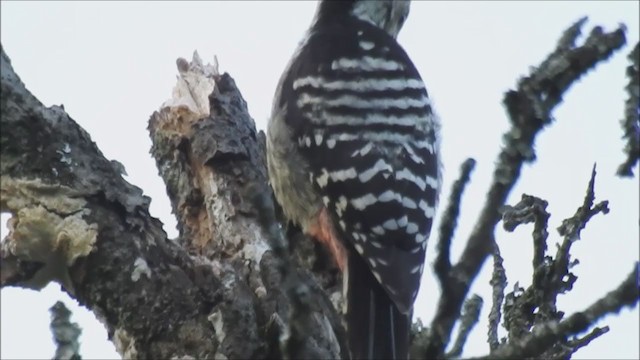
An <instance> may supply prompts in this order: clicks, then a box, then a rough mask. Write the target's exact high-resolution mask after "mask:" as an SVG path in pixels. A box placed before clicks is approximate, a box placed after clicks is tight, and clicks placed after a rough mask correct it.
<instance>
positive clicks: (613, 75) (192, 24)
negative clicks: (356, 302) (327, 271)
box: [0, 1, 640, 359]
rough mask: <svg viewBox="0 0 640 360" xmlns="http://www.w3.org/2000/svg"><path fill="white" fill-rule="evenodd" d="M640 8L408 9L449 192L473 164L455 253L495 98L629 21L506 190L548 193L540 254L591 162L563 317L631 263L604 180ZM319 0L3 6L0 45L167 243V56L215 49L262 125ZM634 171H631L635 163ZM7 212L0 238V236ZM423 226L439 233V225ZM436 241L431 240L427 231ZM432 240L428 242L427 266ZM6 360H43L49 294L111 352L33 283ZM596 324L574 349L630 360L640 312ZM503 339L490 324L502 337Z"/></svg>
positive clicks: (616, 184)
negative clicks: (468, 161)
mask: <svg viewBox="0 0 640 360" xmlns="http://www.w3.org/2000/svg"><path fill="white" fill-rule="evenodd" d="M638 4H639V3H638V2H637V1H626V2H613V1H607V2H595V1H591V2H578V1H570V2H520V1H518V2H516V1H513V2H507V1H501V2H480V1H477V2H476V1H474V2H426V1H422V2H420V1H419V2H414V3H413V5H412V9H411V15H410V16H409V19H408V21H407V23H406V25H405V27H404V29H403V31H402V32H401V34H400V37H399V41H400V43H401V44H403V46H404V47H405V49H406V50H407V52H408V53H409V55H410V56H411V57H412V59H413V61H414V62H415V64H416V66H417V68H418V69H419V71H420V73H421V74H422V76H423V78H424V81H425V83H426V84H427V87H428V89H429V93H430V95H431V97H432V99H433V100H434V102H435V106H436V110H437V111H438V113H439V114H440V116H441V118H442V123H443V137H444V138H443V149H442V152H443V160H444V164H445V176H444V180H445V185H444V190H443V191H444V192H443V198H445V199H446V198H447V196H448V192H449V189H450V184H451V183H452V181H453V180H454V179H455V178H456V177H457V176H458V172H459V171H458V169H459V165H460V163H461V162H462V161H463V160H464V159H465V158H466V157H474V158H475V159H476V160H477V161H478V164H477V167H476V170H475V172H474V174H473V178H472V179H473V181H472V183H471V185H470V186H469V188H468V190H467V193H466V194H465V197H464V203H463V214H462V219H461V224H460V227H459V229H458V232H457V237H456V242H455V243H454V246H453V255H454V256H455V257H457V256H458V254H459V252H460V250H461V249H462V248H463V245H464V241H465V240H466V237H467V236H468V234H469V233H470V231H471V228H472V226H473V224H474V223H475V217H476V216H477V214H478V211H479V209H480V206H481V204H482V202H483V200H484V194H485V192H486V190H487V187H488V184H489V181H490V179H491V172H492V169H493V164H494V160H495V158H496V155H497V152H498V150H499V148H500V146H501V136H502V134H503V133H504V131H505V130H506V129H507V128H508V121H507V118H506V116H505V112H504V109H503V106H502V103H501V102H502V98H503V94H504V92H505V91H506V90H508V89H511V88H513V87H514V86H515V84H516V80H517V79H518V77H520V76H521V75H525V74H527V72H528V70H529V69H530V67H531V66H535V65H537V64H539V63H540V62H541V60H543V59H544V57H545V56H546V55H547V54H548V53H549V52H550V51H551V50H552V49H553V47H554V46H555V43H556V40H557V39H558V38H559V36H560V34H561V33H562V31H563V30H564V29H566V28H567V27H568V26H569V25H571V24H572V23H573V22H575V21H576V20H577V19H579V18H580V17H582V16H584V15H588V16H589V18H590V21H589V22H588V23H587V27H586V28H585V32H587V33H588V32H589V31H590V29H591V27H592V26H594V25H602V26H604V27H605V29H607V30H611V29H613V28H614V27H616V26H617V25H618V24H619V23H621V22H623V23H625V24H626V25H627V28H628V29H629V31H628V46H627V47H625V48H624V49H623V51H622V52H621V53H618V54H617V55H616V56H615V57H614V58H613V60H612V61H610V62H608V63H606V64H603V65H601V66H600V67H599V68H598V69H597V71H596V72H592V73H590V74H589V75H588V76H586V77H585V78H583V79H582V80H581V81H580V83H578V84H577V86H575V87H574V88H572V89H571V90H570V91H569V93H568V94H566V96H565V102H564V104H562V105H561V106H560V107H559V108H558V110H557V111H556V112H555V114H554V115H555V119H556V121H555V123H554V124H553V126H551V127H550V128H548V129H547V130H546V131H544V132H543V133H542V134H541V135H540V136H539V137H538V140H537V142H536V147H537V155H538V161H537V162H535V163H534V164H532V165H527V166H525V167H524V169H523V172H522V177H521V180H520V181H519V182H518V184H517V186H516V188H515V191H514V192H513V193H512V195H511V197H510V203H511V204H514V203H515V202H517V201H518V199H519V198H520V196H521V194H522V193H523V192H524V193H527V194H533V195H537V196H540V197H542V198H544V199H547V200H548V201H549V208H548V210H549V212H550V213H551V220H550V236H549V247H550V249H552V250H555V245H554V243H555V242H556V241H559V240H560V239H559V237H558V234H557V232H556V231H555V228H556V227H557V226H558V225H559V224H560V223H561V220H562V219H563V218H566V217H568V216H571V215H572V214H573V213H574V212H575V210H576V208H577V207H578V206H579V205H580V204H581V202H582V200H583V197H584V194H585V190H586V186H587V182H588V179H589V175H590V171H591V167H592V165H593V163H594V162H597V164H598V177H597V179H596V197H597V200H604V199H608V200H609V201H610V208H611V212H610V213H609V214H608V215H606V216H602V215H599V216H597V217H596V218H594V219H593V220H592V221H591V222H590V223H589V225H588V226H587V228H586V229H585V230H584V231H583V232H582V240H581V241H579V242H577V243H576V244H575V245H574V246H573V251H572V253H573V255H574V256H575V257H577V258H578V259H580V265H578V266H577V267H576V268H574V270H573V271H574V273H575V274H576V275H578V281H577V282H576V284H575V287H574V290H573V291H572V292H571V293H570V294H569V295H565V296H561V297H560V298H559V300H558V304H559V306H560V309H562V310H564V311H566V312H567V313H568V314H571V313H573V312H574V311H576V310H580V309H584V308H585V307H587V306H588V305H589V304H591V303H592V302H593V301H594V300H596V299H597V298H599V297H600V296H601V295H603V294H604V293H606V292H608V291H609V290H611V289H613V288H614V287H615V286H617V284H618V283H620V282H621V281H622V280H623V279H624V278H625V277H626V275H627V274H628V273H629V271H631V269H632V265H633V263H634V262H635V261H637V260H638V257H639V255H638V252H639V240H638V239H639V233H638V230H639V227H638V221H639V217H640V216H639V210H638V197H639V190H638V178H637V177H636V178H634V179H620V178H617V177H615V176H614V173H615V170H616V167H617V166H618V164H619V163H620V162H621V161H622V160H623V154H622V151H621V149H622V147H623V146H624V143H623V141H622V140H621V139H620V138H621V135H622V130H621V128H620V126H619V125H618V122H619V120H620V119H621V118H622V116H623V101H624V99H625V94H624V92H623V88H624V86H625V77H624V70H625V67H626V64H627V60H626V57H627V54H628V53H629V52H630V50H631V48H632V47H633V45H634V44H635V43H637V41H638V29H639V27H640V25H639V19H638V17H639V15H638V14H639V12H640V9H639V5H638ZM315 6H316V3H315V2H312V1H304V2H294V1H289V2H248V1H247V2H192V3H187V2H180V3H177V2H144V3H131V2H100V3H99V2H64V3H56V2H46V3H41V2H6V1H3V2H2V11H1V24H2V25H1V30H2V31H1V42H2V45H3V47H4V49H5V51H6V53H7V54H8V55H9V57H10V59H11V61H12V63H13V67H14V69H15V70H16V72H17V73H18V75H19V76H20V77H21V78H22V80H23V81H24V82H25V84H26V86H27V88H28V89H29V90H30V91H31V92H32V93H33V94H35V96H36V97H37V98H38V99H40V100H41V101H42V102H43V103H44V104H45V105H47V106H50V105H54V104H61V103H62V104H64V106H65V109H66V110H67V112H68V113H69V114H70V115H71V116H72V117H73V119H75V120H76V121H77V122H78V123H79V124H80V125H81V126H82V127H83V128H85V129H86V130H87V131H88V132H89V133H90V134H91V136H92V138H93V140H94V141H95V142H96V143H97V144H98V146H99V147H100V149H101V150H102V152H103V153H104V155H105V156H106V157H107V158H109V159H116V160H118V161H120V162H121V163H122V164H124V166H125V167H126V170H127V172H128V174H129V176H128V180H129V181H130V182H131V183H133V184H135V185H137V186H139V187H141V188H142V189H144V191H145V194H146V195H149V196H151V197H152V198H153V202H152V203H151V214H152V215H153V216H155V217H158V218H160V219H161V220H162V221H163V222H164V224H165V230H166V231H167V233H168V234H169V235H170V236H175V235H176V234H177V231H176V230H175V220H174V219H173V217H172V215H171V212H170V205H169V202H168V199H167V196H166V193H165V189H164V185H163V183H162V181H161V179H160V177H159V176H158V175H157V174H158V171H157V169H156V167H155V162H154V161H153V160H152V158H151V156H150V155H149V149H150V147H151V142H150V140H149V136H148V133H147V130H146V127H147V120H148V119H149V116H150V115H151V114H152V113H153V111H154V110H157V109H158V107H159V106H160V105H161V104H162V103H163V101H165V100H166V99H168V98H169V97H170V95H171V90H172V88H173V86H174V84H175V76H176V75H177V69H176V65H175V60H176V58H178V57H186V58H189V59H190V58H191V54H192V52H193V51H194V50H196V49H197V50H198V52H199V53H200V55H201V56H202V58H203V59H204V60H205V61H209V62H211V61H212V59H213V56H214V55H217V57H218V59H219V62H220V69H221V70H222V71H227V72H229V73H230V74H231V76H232V77H233V78H234V79H235V80H236V82H237V84H238V86H239V87H240V89H241V90H242V92H243V95H244V97H245V99H246V100H247V102H248V104H249V110H250V112H251V115H252V116H253V117H254V119H255V121H256V124H257V126H258V127H259V128H260V129H264V128H265V124H266V120H267V117H268V114H269V111H270V108H271V105H270V104H271V100H272V97H273V93H274V89H275V86H276V83H277V80H278V78H279V76H280V74H281V72H282V70H283V68H284V66H285V64H286V62H287V60H288V59H289V57H290V56H291V54H292V52H293V50H294V49H295V47H296V45H297V43H298V41H299V40H300V39H301V37H302V35H303V32H304V31H305V29H306V28H307V26H308V25H309V22H310V20H311V17H312V16H313V13H314V11H315ZM635 171H636V172H638V168H637V167H636V169H635ZM7 219H8V216H7V215H6V214H3V216H2V236H3V237H4V235H6V227H5V223H6V220H7ZM434 229H437V225H436V227H435V228H434ZM531 231H532V226H531V225H529V226H524V227H522V228H520V229H518V231H516V232H515V233H513V234H507V233H505V232H504V231H502V230H498V232H497V239H498V241H499V245H500V246H501V250H502V255H503V257H504V258H505V267H506V269H507V276H508V280H509V285H508V289H509V290H510V289H512V288H513V285H514V284H515V282H516V281H519V282H520V284H521V285H523V286H527V285H528V284H529V283H530V279H531V265H530V264H531V258H532V241H531V236H530V233H531ZM432 239H433V237H432ZM434 245H435V241H431V242H430V244H429V249H428V256H429V261H432V260H433V255H434ZM490 264H491V261H488V262H487V263H486V264H485V267H484V268H483V272H482V274H481V276H480V277H478V279H477V280H476V282H475V285H474V287H473V289H472V292H475V293H479V294H480V295H481V296H483V298H484V300H485V304H484V307H483V310H482V321H481V322H480V324H479V325H478V326H477V327H476V329H475V330H474V332H473V333H472V335H471V337H470V338H469V341H468V343H467V346H466V350H465V353H464V354H465V356H470V355H482V354H486V353H487V352H488V345H487V342H486V333H487V320H486V318H487V315H488V312H489V307H490V301H491V293H490V291H491V289H490V286H489V284H488V282H489V278H490V272H491V267H490V266H487V265H490ZM438 294H439V289H438V285H437V283H436V282H435V280H434V279H433V275H432V273H430V272H426V274H425V277H424V282H423V285H422V288H421V291H420V295H419V296H418V299H417V302H416V312H415V313H416V315H417V316H418V317H421V318H423V319H424V320H426V321H427V322H428V321H430V319H431V317H432V316H433V313H434V309H435V304H436V299H437V296H438ZM1 296H2V298H1V300H2V303H1V305H2V312H1V318H2V321H1V325H2V329H1V336H0V341H1V344H0V345H1V346H0V348H1V352H0V356H1V357H2V358H3V359H19V358H22V359H29V358H30V359H45V358H51V356H52V355H53V354H54V346H53V342H52V340H51V334H50V331H49V313H48V308H49V307H50V306H51V305H53V304H54V303H55V301H56V300H58V299H61V300H62V301H64V302H65V304H67V306H69V307H70V308H71V309H72V311H73V318H72V319H73V321H76V322H78V323H79V324H80V326H81V327H82V330H83V334H82V337H81V342H82V344H81V354H82V356H83V357H84V358H85V359H95V358H116V357H117V356H118V355H117V353H116V352H115V350H114V348H113V345H112V344H111V343H109V342H108V341H107V334H106V331H105V330H104V327H103V326H102V325H101V324H100V323H99V322H97V320H96V319H95V317H94V316H93V314H92V313H91V312H88V311H87V310H85V309H83V308H79V307H78V306H77V304H76V303H75V301H74V300H72V299H70V298H68V297H67V296H66V295H65V294H63V293H61V292H60V291H59V286H58V285H49V286H48V287H47V288H46V289H44V290H43V291H41V292H34V291H28V290H22V289H15V288H7V289H2V292H1ZM599 325H609V326H610V327H611V331H610V333H608V334H606V335H604V336H602V337H601V338H599V339H597V340H595V341H594V342H593V343H592V344H591V345H590V346H588V347H587V348H586V349H583V350H580V351H579V352H578V353H577V354H576V355H575V358H619V359H634V358H635V359H638V358H639V350H638V348H639V346H640V345H639V340H638V338H639V333H638V326H639V323H638V309H637V307H636V308H635V309H633V311H631V310H628V309H627V310H623V311H622V312H621V313H620V315H619V316H611V317H608V318H606V319H605V320H604V321H601V322H600V323H599ZM502 335H504V332H502V333H501V336H502Z"/></svg>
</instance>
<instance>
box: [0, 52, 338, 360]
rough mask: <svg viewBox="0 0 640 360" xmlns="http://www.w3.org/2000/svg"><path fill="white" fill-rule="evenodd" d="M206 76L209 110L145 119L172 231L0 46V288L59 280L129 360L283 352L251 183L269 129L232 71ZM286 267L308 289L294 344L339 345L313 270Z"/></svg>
mask: <svg viewBox="0 0 640 360" xmlns="http://www.w3.org/2000/svg"><path fill="white" fill-rule="evenodd" d="M194 66H195V67H198V66H199V65H198V62H197V61H196V62H195V64H194ZM200 66H201V65H200ZM196 72H197V71H196ZM207 76H208V75H207ZM207 79H208V80H207V81H211V84H209V86H211V85H212V84H214V83H215V88H216V91H215V92H213V93H212V95H211V97H210V98H208V96H207V95H208V94H209V93H211V89H212V88H213V87H211V89H209V90H208V91H206V92H201V93H199V94H200V95H202V94H204V99H205V101H206V106H208V105H209V100H210V102H211V108H210V109H208V108H207V113H209V110H210V115H207V116H203V117H200V115H201V114H200V113H195V114H194V112H191V111H190V110H189V109H190V108H189V107H188V105H191V104H188V105H186V106H183V105H178V106H173V103H172V104H170V105H167V106H165V107H164V108H163V109H162V110H161V111H159V112H156V113H155V114H153V116H152V117H151V120H150V122H149V129H150V132H151V135H152V137H153V139H154V147H153V149H152V153H153V155H154V157H155V158H156V161H157V162H158V165H159V166H158V168H159V169H160V173H161V175H162V176H163V178H164V179H165V181H166V182H167V189H168V193H169V195H170V198H171V200H172V204H173V209H174V212H175V213H176V215H177V217H178V219H179V224H180V225H179V227H180V235H181V236H180V238H179V239H176V240H171V239H168V238H167V235H166V234H165V232H164V231H163V230H162V227H161V223H160V222H159V221H158V220H157V219H155V218H153V217H151V216H150V215H149V211H148V205H149V199H148V198H147V197H145V196H143V194H142V190H140V189H139V188H137V187H135V186H133V185H131V184H129V183H127V182H126V181H125V180H124V179H123V178H122V176H121V174H120V171H121V168H120V167H119V166H116V165H115V164H114V163H112V162H110V161H109V160H107V159H105V158H104V156H103V155H102V154H101V153H100V151H99V149H98V148H97V147H96V145H95V144H94V143H93V142H92V141H91V138H90V136H89V135H88V134H87V133H86V132H85V131H84V130H83V129H82V128H80V127H79V126H78V124H77V123H76V122H75V121H73V120H72V119H71V118H69V116H68V115H67V114H66V113H65V112H64V109H62V108H61V107H59V106H52V107H50V108H46V107H44V106H43V105H42V104H41V103H40V102H39V101H38V100H37V99H36V98H35V97H34V96H33V95H32V94H31V93H29V92H28V90H27V89H26V88H25V86H24V84H23V83H22V82H21V81H20V79H19V78H18V76H17V75H16V74H15V73H14V72H13V69H12V67H11V63H10V61H9V58H8V57H7V56H6V54H5V53H4V50H3V51H2V83H1V86H2V88H1V89H2V100H1V102H0V106H1V113H2V130H3V131H2V135H0V141H1V144H2V163H1V166H2V188H1V190H2V201H1V209H2V211H9V212H11V213H12V214H13V217H12V218H11V222H10V224H9V230H10V233H9V235H8V237H7V238H6V239H5V240H4V241H3V243H2V254H1V255H2V286H23V287H31V288H35V289H40V288H42V287H43V286H45V285H46V284H47V283H48V282H49V281H58V282H60V283H61V284H62V285H63V287H64V289H65V290H66V291H67V292H68V293H69V294H70V295H71V296H73V297H74V298H75V299H77V300H78V301H79V302H80V304H82V305H84V306H86V307H87V308H89V309H91V310H92V311H93V312H94V313H95V314H96V316H97V317H98V319H100V320H101V321H102V322H103V323H104V325H105V326H106V328H107V329H108V333H109V337H110V339H111V340H112V341H113V342H114V343H115V345H116V349H117V350H118V352H119V353H120V354H121V355H122V356H123V357H125V358H154V359H168V358H174V357H178V358H182V357H190V358H213V357H218V358H225V357H226V358H264V357H280V356H281V351H280V341H279V340H278V339H279V337H280V335H281V334H282V333H285V331H286V330H287V329H286V328H285V327H283V325H282V324H283V321H282V320H281V319H285V322H284V323H285V324H286V323H287V322H286V321H287V320H288V313H289V308H290V307H291V304H290V299H289V298H288V297H287V296H286V295H285V294H284V293H283V291H282V289H284V288H285V286H283V274H281V273H280V272H279V271H278V259H276V258H275V257H274V256H273V254H272V251H271V250H270V249H269V246H268V245H267V240H266V239H265V237H264V235H263V234H262V231H261V227H260V225H259V224H258V220H257V213H256V211H255V210H254V209H253V208H252V205H251V204H250V203H248V202H247V201H246V192H245V185H246V184H249V183H258V184H261V185H262V186H263V188H264V189H266V177H265V168H264V158H263V149H262V148H261V146H262V147H264V140H263V139H264V135H263V134H258V133H257V132H256V130H255V125H254V124H253V120H252V119H251V118H250V116H249V115H248V114H247V109H246V103H245V102H244V100H243V99H242V96H241V95H240V93H239V91H238V89H237V88H236V87H235V84H234V82H233V80H232V79H231V77H230V76H228V75H226V74H225V75H216V76H215V77H213V78H210V77H207ZM199 80H203V78H199ZM200 85H202V86H203V88H202V89H208V88H207V87H206V86H205V85H206V84H204V82H203V83H200ZM176 98H177V99H178V100H179V99H180V96H177V97H176ZM196 110H197V109H196ZM261 139H262V140H261ZM290 268H291V270H292V271H295V272H296V275H297V280H296V281H298V282H300V283H303V284H304V285H306V287H307V288H308V289H309V292H310V293H309V297H308V299H307V301H308V305H309V306H310V314H309V316H308V317H307V318H308V320H309V322H310V323H308V324H307V326H306V327H305V329H306V330H308V333H307V334H306V337H305V338H304V342H303V343H302V344H301V345H300V346H298V347H297V353H296V354H290V355H291V356H296V357H315V358H318V357H321V358H335V357H338V356H344V355H345V354H344V353H343V352H344V350H345V347H344V346H341V345H343V342H342V339H343V337H344V335H343V333H344V330H343V329H342V325H341V322H340V320H339V319H340V318H339V316H338V315H337V314H336V312H335V310H334V307H333V304H332V303H331V301H330V300H329V299H328V297H327V296H326V295H325V292H324V291H323V288H322V287H320V285H319V284H318V282H316V280H315V275H313V274H312V273H311V272H309V271H306V270H303V269H301V267H300V266H299V265H298V264H297V263H294V264H293V265H292V266H291V267H290Z"/></svg>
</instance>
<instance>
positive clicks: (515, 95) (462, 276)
mask: <svg viewBox="0 0 640 360" xmlns="http://www.w3.org/2000/svg"><path fill="white" fill-rule="evenodd" d="M585 21H586V18H585V19H581V20H580V21H578V22H577V23H576V24H575V25H573V26H572V27H571V28H569V29H568V30H567V31H565V33H564V34H563V36H562V37H561V39H560V41H559V42H558V46H557V47H556V49H555V51H554V52H553V53H552V54H551V55H549V56H548V57H547V59H546V60H545V61H544V62H543V63H542V64H541V65H540V66H539V67H538V68H537V69H535V70H534V71H533V72H532V73H531V75H530V76H528V77H525V78H523V79H521V80H520V81H519V83H518V88H517V90H512V91H509V92H507V94H506V96H505V99H504V104H505V106H506V109H507V113H508V115H509V119H510V121H511V124H512V128H511V129H510V130H509V131H508V132H507V133H506V134H505V135H504V137H503V139H504V142H505V146H504V148H503V150H502V151H501V152H500V154H499V156H498V160H497V162H496V169H495V171H494V175H493V181H492V184H491V185H490V188H489V191H488V192H487V199H486V202H485V204H484V207H483V209H482V211H481V214H480V217H479V218H478V220H477V222H476V225H475V227H474V230H473V232H472V234H471V236H470V237H469V239H468V241H467V245H466V247H465V249H464V251H463V253H462V256H461V257H460V260H459V261H458V263H457V264H456V265H455V266H454V267H453V268H452V269H451V271H450V273H449V275H448V279H447V281H445V283H446V286H445V287H443V291H442V295H441V297H440V300H439V302H438V307H437V310H436V315H435V317H434V319H433V321H432V324H431V329H430V330H431V335H430V341H429V346H428V347H427V352H426V357H427V358H441V357H443V354H444V349H445V346H446V344H447V343H448V341H449V338H450V334H451V330H452V329H453V326H454V324H455V322H456V321H457V319H458V316H459V313H460V308H461V306H462V304H463V302H464V299H465V298H466V295H467V293H468V291H469V288H470V286H471V283H472V281H473V279H475V277H476V276H477V274H478V272H479V271H480V268H481V267H482V265H483V263H484V261H485V259H486V258H487V256H488V255H489V254H490V253H491V251H492V248H493V243H494V241H495V239H494V229H495V226H496V225H497V223H498V221H499V220H500V213H499V211H498V210H499V209H500V208H501V207H502V205H504V203H505V201H506V199H507V196H508V195H509V193H510V192H511V189H512V188H513V186H514V184H515V182H516V180H517V179H518V177H519V175H520V169H521V168H522V165H523V164H524V163H525V162H530V161H532V160H534V159H535V152H534V148H533V144H534V141H535V137H536V135H537V134H538V133H539V132H540V130H542V129H543V128H544V126H546V125H548V124H549V123H550V122H551V113H552V111H553V110H554V109H555V107H556V106H557V105H558V104H560V102H561V101H562V94H564V93H565V92H566V91H567V89H568V88H569V87H570V86H571V85H572V84H573V83H575V82H576V80H578V79H579V78H580V77H582V76H583V75H584V74H586V73H587V72H588V71H589V70H590V69H592V68H593V67H595V66H596V65H597V64H598V63H600V62H602V61H604V60H606V59H608V58H609V57H610V56H611V55H612V54H613V53H614V52H615V51H616V50H618V49H620V48H621V47H622V46H623V45H624V44H625V41H626V39H625V31H624V29H623V28H622V27H621V28H618V29H616V30H615V31H613V32H610V33H606V32H603V31H602V29H601V28H600V27H595V28H594V29H593V30H592V32H591V34H590V35H589V36H588V37H587V39H586V40H585V42H584V44H583V45H582V46H575V42H576V39H577V37H578V35H579V33H580V31H579V30H580V28H581V27H582V25H583V24H584V22H585Z"/></svg>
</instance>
